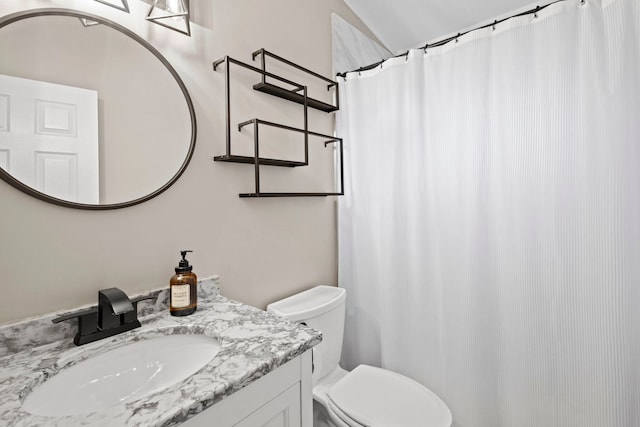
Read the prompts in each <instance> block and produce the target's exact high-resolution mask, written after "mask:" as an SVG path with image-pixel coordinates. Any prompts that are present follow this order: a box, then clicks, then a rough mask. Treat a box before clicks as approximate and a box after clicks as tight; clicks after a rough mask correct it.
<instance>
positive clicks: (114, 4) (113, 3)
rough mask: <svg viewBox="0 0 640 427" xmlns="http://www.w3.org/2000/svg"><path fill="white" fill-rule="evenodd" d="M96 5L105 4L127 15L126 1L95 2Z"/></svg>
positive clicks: (127, 5)
mask: <svg viewBox="0 0 640 427" xmlns="http://www.w3.org/2000/svg"><path fill="white" fill-rule="evenodd" d="M96 1H97V2H98V3H102V4H106V5H107V6H111V7H115V8H116V9H119V10H121V11H123V12H127V13H129V3H127V0H96Z"/></svg>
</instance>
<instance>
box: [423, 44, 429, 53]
mask: <svg viewBox="0 0 640 427" xmlns="http://www.w3.org/2000/svg"><path fill="white" fill-rule="evenodd" d="M428 47H429V43H427V44H425V45H424V47H423V48H422V50H423V52H424V53H427V48H428Z"/></svg>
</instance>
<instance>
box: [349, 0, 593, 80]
mask: <svg viewBox="0 0 640 427" xmlns="http://www.w3.org/2000/svg"><path fill="white" fill-rule="evenodd" d="M562 1H568V0H555V1H553V2H551V3H549V4H545V5H544V6H536V7H535V8H533V9H529V10H527V11H525V12H520V13H518V14H516V15H511V16H508V17H506V18H503V19H496V20H494V21H493V22H492V23H490V24H486V25H483V26H481V27H476V28H472V29H471V30H467V31H465V32H463V33H458V34H456V35H455V36H451V37H448V38H446V39H442V40H439V41H437V42H433V43H427V44H425V45H424V46H422V47H420V48H415V49H422V50H424V51H425V52H426V51H427V49H428V48H430V47H437V46H442V45H445V44H447V43H449V42H452V41H454V40H458V38H459V37H461V36H464V35H465V34H468V33H470V32H472V31H477V30H482V29H484V28H489V27H494V29H495V26H496V25H498V24H500V23H502V22H504V21H507V20H509V19H511V18H518V17H520V16H526V15H531V14H533V15H536V14H537V13H538V12H540V11H541V10H542V9H545V8H547V7H549V6H551V5H552V4H555V3H560V2H562ZM585 3H586V0H580V4H585ZM411 50H412V49H408V50H407V51H406V52H404V53H401V54H399V55H395V56H392V57H391V58H401V57H403V56H404V57H407V56H409V52H411ZM385 61H386V59H383V60H382V61H378V62H374V63H373V64H369V65H365V66H364V67H360V68H357V69H355V70H351V71H345V72H344V73H338V74H336V75H337V76H338V77H342V78H344V79H346V78H347V74H348V73H359V72H361V71H367V70H373V69H374V68H376V67H377V66H379V65H382V64H383V63H384V62H385Z"/></svg>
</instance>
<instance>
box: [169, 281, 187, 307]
mask: <svg viewBox="0 0 640 427" xmlns="http://www.w3.org/2000/svg"><path fill="white" fill-rule="evenodd" d="M190 301H191V295H190V292H189V285H173V286H171V306H172V307H173V308H183V307H187V306H189V303H190Z"/></svg>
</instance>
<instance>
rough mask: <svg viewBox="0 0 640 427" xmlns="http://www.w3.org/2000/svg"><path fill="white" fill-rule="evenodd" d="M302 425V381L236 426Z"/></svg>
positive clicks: (288, 426) (275, 426)
mask: <svg viewBox="0 0 640 427" xmlns="http://www.w3.org/2000/svg"><path fill="white" fill-rule="evenodd" d="M300 426H301V423H300V383H296V384H294V385H292V386H291V387H289V388H288V389H287V390H286V391H284V392H283V393H281V394H279V395H278V396H277V397H275V398H274V399H272V400H270V401H269V402H267V403H266V404H265V405H263V406H262V407H260V408H259V409H257V410H256V411H255V412H253V413H251V415H249V416H248V417H246V418H245V419H243V420H242V421H240V422H239V423H237V424H235V426H234V427H300Z"/></svg>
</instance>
